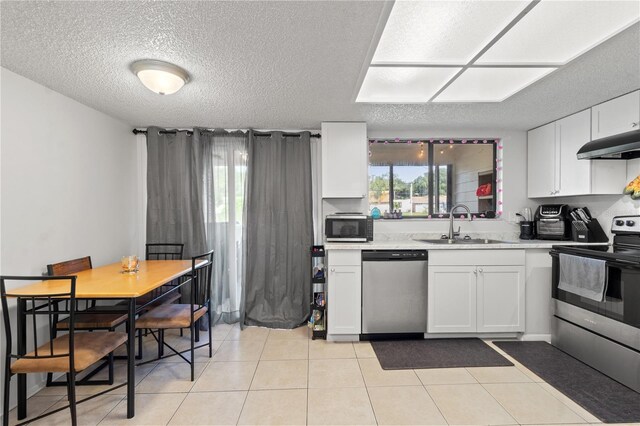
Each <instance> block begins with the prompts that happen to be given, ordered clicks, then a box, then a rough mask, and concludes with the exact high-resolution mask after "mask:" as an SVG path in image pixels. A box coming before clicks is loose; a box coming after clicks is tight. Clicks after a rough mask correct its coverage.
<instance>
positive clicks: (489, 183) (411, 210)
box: [369, 139, 502, 219]
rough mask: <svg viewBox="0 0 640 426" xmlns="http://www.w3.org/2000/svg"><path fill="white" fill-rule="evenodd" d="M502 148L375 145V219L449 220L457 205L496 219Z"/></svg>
mask: <svg viewBox="0 0 640 426" xmlns="http://www.w3.org/2000/svg"><path fill="white" fill-rule="evenodd" d="M498 145H499V140H498V139H410V140H409V139H371V140H369V210H370V213H371V214H372V215H374V217H375V214H374V212H375V210H374V209H377V211H378V212H380V216H381V217H383V218H387V219H398V218H446V217H449V211H450V210H451V208H452V207H453V206H454V205H456V204H465V205H467V206H468V207H469V209H470V210H471V212H472V214H473V215H475V216H476V217H486V218H493V217H496V211H498V210H499V209H498V208H497V207H498V197H497V194H498V186H499V185H498V184H499V177H498V176H499V174H500V173H499V171H500V170H501V169H502V167H501V165H500V161H501V159H500V158H499V156H498ZM464 214H465V212H464V211H463V212H459V211H456V213H455V214H454V215H455V216H456V217H459V216H463V215H464Z"/></svg>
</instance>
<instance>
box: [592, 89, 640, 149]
mask: <svg viewBox="0 0 640 426" xmlns="http://www.w3.org/2000/svg"><path fill="white" fill-rule="evenodd" d="M591 116H592V120H591V126H592V128H591V139H592V140H595V139H600V138H604V137H607V136H612V135H617V134H620V133H626V132H629V131H631V130H638V125H639V123H638V122H640V90H636V91H635V92H631V93H629V94H626V95H624V96H620V97H619V98H615V99H611V100H610V101H608V102H604V103H601V104H600V105H596V106H594V107H593V108H591Z"/></svg>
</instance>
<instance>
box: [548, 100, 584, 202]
mask: <svg viewBox="0 0 640 426" xmlns="http://www.w3.org/2000/svg"><path fill="white" fill-rule="evenodd" d="M590 125H591V112H590V111H589V110H588V109H587V110H584V111H581V112H579V113H577V114H573V115H570V116H569V117H566V118H563V119H561V120H558V121H556V144H557V149H558V151H559V152H560V155H559V156H558V157H557V158H558V160H559V164H558V165H557V174H556V185H555V186H556V188H555V189H556V190H557V192H556V194H555V195H558V196H567V195H582V194H589V193H591V168H592V167H593V165H592V163H591V161H589V160H578V157H577V155H576V153H577V152H578V150H579V149H580V148H582V146H583V145H584V144H586V143H588V142H590V140H591V139H590V137H591V132H590V129H589V127H590Z"/></svg>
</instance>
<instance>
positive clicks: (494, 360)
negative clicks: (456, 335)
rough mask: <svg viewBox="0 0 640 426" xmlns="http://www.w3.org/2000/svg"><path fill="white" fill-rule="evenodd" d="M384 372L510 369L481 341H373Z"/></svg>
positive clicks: (502, 359)
mask: <svg viewBox="0 0 640 426" xmlns="http://www.w3.org/2000/svg"><path fill="white" fill-rule="evenodd" d="M371 346H373V350H374V351H375V353H376V356H377V357H378V361H380V365H381V366H382V368H383V369H384V370H403V369H412V368H453V367H503V366H510V365H513V364H512V363H511V362H509V360H508V359H506V358H505V357H503V356H502V355H500V354H499V353H498V352H496V351H494V350H493V349H491V347H490V346H489V345H487V344H486V343H484V342H483V341H482V340H480V339H423V340H392V341H372V342H371Z"/></svg>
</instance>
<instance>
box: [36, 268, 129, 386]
mask: <svg viewBox="0 0 640 426" xmlns="http://www.w3.org/2000/svg"><path fill="white" fill-rule="evenodd" d="M92 267H93V266H92V263H91V256H85V257H81V258H79V259H73V260H66V261H64V262H58V263H53V264H49V265H47V273H48V274H49V275H51V276H66V275H72V274H75V273H77V272H81V271H86V270H88V269H91V268H92ZM80 305H81V303H80V302H76V307H75V310H76V317H75V323H76V324H75V329H76V330H88V331H93V330H106V331H115V329H116V327H118V326H119V325H120V324H123V323H124V322H126V321H127V312H126V311H124V310H122V312H113V309H114V308H113V307H107V306H96V301H95V300H94V299H92V300H85V301H84V309H81V308H80ZM109 311H111V312H109ZM68 329H69V318H64V319H61V320H58V315H55V316H54V324H53V334H52V336H53V337H56V336H57V335H58V331H65V330H68ZM113 361H114V360H113V354H110V355H109V356H108V358H107V360H106V361H105V363H103V364H102V365H100V366H99V367H97V368H96V369H94V370H93V371H92V372H91V373H89V374H87V375H86V376H85V377H83V378H82V380H80V381H78V383H76V384H77V385H112V384H113V376H114V371H113V369H114V362H113ZM105 366H108V368H109V374H108V378H107V380H90V379H91V377H93V376H94V375H95V374H96V373H97V372H98V371H100V370H101V369H102V368H103V367H105ZM47 386H67V383H66V381H53V375H52V374H51V373H48V374H47Z"/></svg>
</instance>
